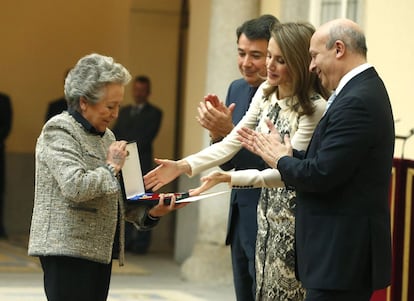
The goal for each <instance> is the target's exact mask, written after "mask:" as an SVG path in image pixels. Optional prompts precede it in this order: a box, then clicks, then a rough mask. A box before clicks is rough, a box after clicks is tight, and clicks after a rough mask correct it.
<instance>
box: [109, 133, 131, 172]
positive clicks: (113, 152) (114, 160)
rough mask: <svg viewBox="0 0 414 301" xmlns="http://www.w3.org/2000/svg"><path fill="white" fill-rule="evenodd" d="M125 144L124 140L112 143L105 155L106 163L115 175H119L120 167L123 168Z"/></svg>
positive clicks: (125, 154)
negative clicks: (110, 166)
mask: <svg viewBox="0 0 414 301" xmlns="http://www.w3.org/2000/svg"><path fill="white" fill-rule="evenodd" d="M126 145H127V142H126V141H124V140H121V141H115V142H113V143H112V144H111V145H110V146H109V149H108V154H107V155H106V163H107V164H110V165H112V166H113V167H114V168H115V171H116V173H119V172H120V170H121V168H122V166H124V163H125V158H126V156H127V151H126Z"/></svg>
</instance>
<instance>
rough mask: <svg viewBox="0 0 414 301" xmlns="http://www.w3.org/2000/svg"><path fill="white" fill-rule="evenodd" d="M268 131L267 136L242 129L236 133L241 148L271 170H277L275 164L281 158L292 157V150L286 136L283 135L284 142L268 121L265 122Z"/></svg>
mask: <svg viewBox="0 0 414 301" xmlns="http://www.w3.org/2000/svg"><path fill="white" fill-rule="evenodd" d="M266 125H267V127H268V128H269V130H270V133H269V134H264V133H259V132H255V131H253V130H251V129H249V128H246V127H243V128H241V129H240V130H238V131H237V133H238V134H239V137H238V139H239V141H240V142H241V143H242V146H243V147H245V148H246V149H248V150H249V151H251V152H253V153H255V154H257V155H259V156H260V157H262V159H263V160H264V161H265V162H266V163H267V164H268V165H269V166H270V167H272V168H277V162H278V161H279V159H280V158H281V157H284V156H292V154H293V150H292V145H291V142H290V138H289V136H288V135H285V137H284V142H282V138H281V137H280V135H279V132H278V131H277V129H276V128H275V126H274V124H273V123H272V122H271V121H270V120H266Z"/></svg>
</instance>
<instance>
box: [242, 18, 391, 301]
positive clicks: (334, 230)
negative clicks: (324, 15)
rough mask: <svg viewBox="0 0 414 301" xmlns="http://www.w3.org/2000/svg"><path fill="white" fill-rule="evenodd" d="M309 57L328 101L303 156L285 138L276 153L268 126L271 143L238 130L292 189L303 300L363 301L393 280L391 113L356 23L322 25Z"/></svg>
mask: <svg viewBox="0 0 414 301" xmlns="http://www.w3.org/2000/svg"><path fill="white" fill-rule="evenodd" d="M310 54H311V56H312V62H311V64H310V67H309V69H310V70H311V71H313V72H314V73H315V74H318V76H319V77H320V79H321V81H322V84H323V85H324V86H325V87H326V88H328V89H330V90H334V94H333V95H334V97H332V98H330V100H331V104H330V106H329V107H328V109H327V111H326V113H325V115H324V117H323V118H322V119H321V121H320V123H319V125H318V126H317V128H316V130H315V133H314V135H313V137H312V140H311V143H310V145H309V147H308V149H307V151H306V152H297V151H296V150H292V145H291V143H290V139H289V138H288V137H286V136H285V139H284V142H285V144H283V143H281V142H280V139H281V137H280V136H279V134H278V133H277V130H276V129H274V127H273V126H272V125H271V124H270V123H269V127H270V129H271V135H262V134H256V133H254V132H253V133H252V132H251V131H250V130H249V129H243V131H240V134H241V135H242V137H243V138H242V139H241V140H242V141H243V145H245V146H246V147H248V148H249V149H251V150H255V151H257V153H259V154H260V155H262V156H263V158H264V159H265V160H266V162H268V164H269V165H270V166H272V167H274V168H277V169H278V171H279V172H280V174H281V175H282V178H283V180H284V182H285V183H286V185H289V186H293V187H296V189H297V212H296V251H297V269H298V276H299V278H300V280H301V281H302V283H303V285H304V287H305V288H306V289H307V297H306V300H307V301H316V300H317V301H321V300H335V301H345V300H347V301H348V300H353V301H362V300H364V301H368V300H370V297H371V295H372V292H373V290H377V289H382V288H384V287H387V286H388V285H389V284H390V278H391V230H390V213H389V206H388V193H389V187H390V177H391V167H392V158H393V151H394V136H395V133H394V120H393V115H392V109H391V105H390V101H389V97H388V93H387V91H386V88H385V86H384V83H383V82H382V80H381V78H380V77H379V75H378V74H377V72H376V71H375V69H374V67H373V66H371V65H370V64H368V63H367V46H366V42H365V36H364V33H363V31H362V29H361V28H360V27H359V26H358V25H357V24H356V23H354V22H353V21H351V20H347V19H337V20H333V21H330V22H328V23H326V24H324V25H322V26H321V27H320V28H319V29H318V30H317V31H316V32H315V34H314V35H313V37H312V40H311V45H310ZM332 100H333V101H332ZM328 103H329V101H328ZM282 135H283V134H282Z"/></svg>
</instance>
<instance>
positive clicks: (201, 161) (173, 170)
mask: <svg viewBox="0 0 414 301" xmlns="http://www.w3.org/2000/svg"><path fill="white" fill-rule="evenodd" d="M313 33H314V28H313V26H312V25H310V24H308V23H283V24H275V25H274V27H273V28H272V31H271V38H270V40H269V46H268V54H267V63H266V64H267V81H266V82H264V83H263V84H262V85H261V86H260V87H259V89H258V91H257V93H256V95H255V96H254V98H253V101H252V103H251V105H250V107H249V110H248V111H247V113H246V115H245V116H244V117H243V118H242V120H241V121H240V122H239V123H238V124H237V126H236V127H235V128H234V129H233V130H232V132H231V133H230V134H229V135H228V136H226V137H225V138H224V139H223V141H221V142H219V143H216V144H213V145H211V146H210V147H208V148H206V149H204V150H202V151H200V152H199V153H197V154H194V155H190V156H188V157H186V158H184V159H182V160H179V161H170V160H157V163H159V164H160V165H159V166H158V167H157V168H156V169H154V170H152V171H151V172H150V173H149V174H148V175H146V176H145V182H146V184H147V185H148V188H151V187H154V189H158V188H159V187H161V186H162V185H164V184H165V183H168V182H170V181H172V180H173V179H175V177H177V176H178V175H180V174H182V173H187V174H189V175H194V174H197V173H199V172H200V171H202V170H205V169H207V168H211V167H213V166H214V165H216V164H217V163H221V162H222V161H223V160H227V159H228V158H229V157H231V156H233V155H234V154H235V153H236V152H237V151H238V150H239V149H240V148H241V144H240V142H239V141H238V134H237V131H238V129H240V128H242V127H244V126H245V127H247V128H251V129H256V130H257V131H259V132H264V133H267V132H268V127H267V125H266V121H267V120H269V119H270V121H271V123H272V124H275V125H276V127H277V128H278V129H279V130H280V131H281V132H283V133H290V134H291V135H292V136H293V143H294V144H295V145H296V147H297V148H299V149H302V150H304V149H306V147H307V145H308V143H309V141H310V138H311V136H312V132H313V130H314V128H315V126H316V125H317V123H318V122H319V120H320V118H321V116H322V114H323V112H324V110H325V106H326V101H325V99H324V97H326V96H327V95H328V93H327V91H326V90H325V89H323V88H322V87H321V86H320V84H319V81H318V79H317V77H316V75H315V74H312V73H310V72H309V71H308V66H309V63H310V56H309V52H308V50H309V42H310V39H311V36H312V34H313ZM210 97H212V96H210ZM278 176H279V182H280V175H278ZM194 192H196V191H192V194H193V193H194ZM294 211H295V191H294V190H293V189H290V188H288V187H281V188H265V189H263V190H262V193H261V196H260V201H259V205H258V232H257V242H256V282H257V287H256V300H303V299H304V289H303V288H302V287H301V285H300V283H299V282H298V281H297V280H296V277H295V252H294V229H295V215H294Z"/></svg>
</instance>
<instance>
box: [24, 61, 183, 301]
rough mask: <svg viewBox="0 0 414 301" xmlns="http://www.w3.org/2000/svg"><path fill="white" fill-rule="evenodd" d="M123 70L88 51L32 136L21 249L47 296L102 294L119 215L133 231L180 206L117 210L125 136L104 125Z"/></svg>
mask: <svg viewBox="0 0 414 301" xmlns="http://www.w3.org/2000/svg"><path fill="white" fill-rule="evenodd" d="M130 78H131V76H130V74H129V72H128V71H127V70H126V69H125V67H123V66H122V65H121V64H119V63H116V62H114V60H113V59H112V58H110V57H106V56H102V55H99V54H90V55H87V56H85V57H83V58H81V59H80V60H79V62H78V63H77V64H76V66H75V67H74V68H73V69H72V70H71V71H70V73H69V74H68V76H67V78H66V80H65V97H66V99H67V102H68V112H63V113H61V114H59V115H57V116H55V117H53V118H52V119H50V120H49V121H48V122H47V123H46V124H45V126H44V127H43V130H42V132H41V134H40V136H39V138H38V140H37V145H36V184H35V200H34V209H33V216H32V225H31V229H30V240H29V255H32V256H39V258H40V262H41V265H42V268H43V272H44V287H45V292H46V295H47V298H48V300H49V301H53V300H56V301H57V300H59V301H62V300H71V301H73V300H77V301H79V300H85V301H86V300H88V301H92V300H96V301H98V300H99V301H101V300H106V299H107V295H108V290H109V283H110V277H111V268H112V259H114V258H119V264H120V265H122V264H123V255H124V225H125V218H127V219H128V221H131V222H133V223H134V224H135V226H136V227H138V228H139V229H140V230H145V229H149V228H151V227H153V226H155V225H156V224H157V222H158V220H159V218H160V216H162V215H165V214H167V213H169V212H171V211H172V210H174V209H177V208H180V207H182V205H175V200H174V199H173V200H172V202H171V204H170V206H164V200H163V197H161V199H160V202H159V204H158V205H157V206H155V207H152V208H146V207H135V208H133V209H132V210H128V214H126V215H127V216H125V211H126V210H125V207H124V202H123V197H122V193H121V189H120V183H119V181H118V173H119V171H120V170H121V168H122V166H123V164H124V161H125V156H126V150H125V146H126V141H115V137H114V134H113V133H112V132H111V130H110V129H108V125H109V124H110V123H111V122H112V121H113V120H114V119H115V118H117V116H118V110H119V107H120V104H121V102H122V100H123V98H124V87H125V85H126V84H127V83H128V82H129V80H130Z"/></svg>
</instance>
